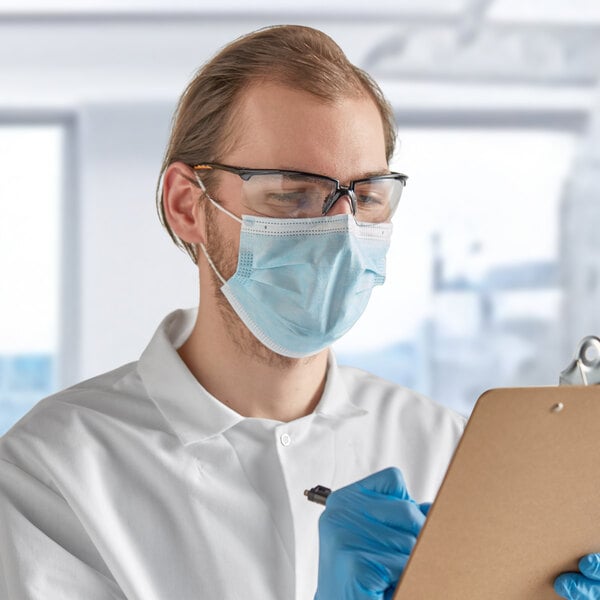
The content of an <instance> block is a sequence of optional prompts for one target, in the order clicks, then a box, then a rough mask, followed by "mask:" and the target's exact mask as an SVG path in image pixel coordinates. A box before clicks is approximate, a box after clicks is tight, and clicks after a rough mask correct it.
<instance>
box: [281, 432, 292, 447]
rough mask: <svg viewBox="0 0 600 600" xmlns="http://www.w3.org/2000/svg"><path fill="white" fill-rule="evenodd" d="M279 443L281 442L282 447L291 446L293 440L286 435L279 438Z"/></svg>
mask: <svg viewBox="0 0 600 600" xmlns="http://www.w3.org/2000/svg"><path fill="white" fill-rule="evenodd" d="M279 441H280V442H281V445H282V446H289V445H290V444H291V443H292V438H291V437H290V436H289V434H287V433H284V434H282V435H281V437H280V438H279Z"/></svg>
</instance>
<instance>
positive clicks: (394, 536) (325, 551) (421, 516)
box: [315, 468, 431, 600]
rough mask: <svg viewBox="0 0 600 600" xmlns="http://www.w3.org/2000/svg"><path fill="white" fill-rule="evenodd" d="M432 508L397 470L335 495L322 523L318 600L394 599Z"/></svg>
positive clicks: (389, 471) (375, 475)
mask: <svg viewBox="0 0 600 600" xmlns="http://www.w3.org/2000/svg"><path fill="white" fill-rule="evenodd" d="M430 506H431V505H430V504H429V503H427V504H423V505H418V504H416V503H415V501H414V500H413V499H412V498H411V497H410V496H409V494H408V492H407V491H406V486H405V484H404V479H403V477H402V473H401V472H400V471H399V470H398V469H396V468H389V469H384V470H383V471H379V472H377V473H374V474H373V475H369V477H366V478H365V479H361V480H360V481H357V482H356V483H353V484H351V485H349V486H346V487H344V488H341V489H339V490H337V491H335V492H332V493H331V495H330V496H329V497H328V498H327V505H326V508H325V510H324V511H323V514H322V515H321V518H320V519H319V580H318V586H317V593H316V594H315V600H363V599H364V600H367V599H368V600H377V599H380V600H388V599H391V598H392V596H393V594H394V589H395V587H396V583H397V582H398V579H399V577H400V575H401V574H402V571H403V570H404V567H405V565H406V562H407V560H408V557H409V555H410V553H411V551H412V549H413V547H414V545H415V542H416V539H417V535H418V534H419V532H420V531H421V527H422V526H423V523H424V522H425V515H426V513H427V511H428V510H429V507H430Z"/></svg>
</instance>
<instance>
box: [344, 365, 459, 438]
mask: <svg viewBox="0 0 600 600" xmlns="http://www.w3.org/2000/svg"><path fill="white" fill-rule="evenodd" d="M338 368H339V372H340V375H341V378H342V380H343V381H344V384H345V386H346V388H347V390H348V394H349V396H350V399H351V401H352V403H353V404H354V405H355V406H357V407H359V408H363V409H365V410H366V411H368V412H369V413H374V414H375V415H376V416H378V417H380V418H383V417H384V416H385V417H387V418H392V419H393V420H394V421H397V420H398V419H400V420H402V421H403V422H405V423H406V422H407V421H408V422H411V423H415V424H416V423H418V422H420V423H421V424H422V425H427V426H428V427H433V428H439V427H445V428H449V429H453V430H455V431H456V434H457V435H458V436H460V435H461V434H462V431H463V429H464V427H465V424H466V421H467V420H466V418H465V417H464V416H463V415H461V414H459V413H457V412H455V411H453V410H451V409H449V408H447V407H445V406H442V405H441V404H438V403H437V402H435V401H433V400H431V399H430V398H427V397H426V396H424V395H422V394H419V393H418V392H415V391H414V390H411V389H409V388H406V387H403V386H401V385H398V384H397V383H394V382H392V381H388V380H386V379H382V378H381V377H378V376H376V375H373V374H372V373H368V372H367V371H363V370H362V369H358V368H355V367H344V366H342V367H338Z"/></svg>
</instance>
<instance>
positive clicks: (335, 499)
mask: <svg viewBox="0 0 600 600" xmlns="http://www.w3.org/2000/svg"><path fill="white" fill-rule="evenodd" d="M323 515H326V516H331V517H335V518H336V519H337V522H338V523H339V524H344V525H345V526H348V527H358V526H360V527H363V528H367V529H368V528H369V527H371V525H372V523H373V522H374V521H376V522H379V523H384V524H386V525H389V526H390V527H391V528H392V529H395V530H397V531H409V532H411V533H413V534H414V535H418V534H419V532H420V531H421V528H422V527H423V524H424V523H425V515H423V513H422V512H421V510H420V509H419V506H418V505H417V504H415V503H414V502H413V501H411V500H400V499H399V498H396V497H395V496H386V495H384V494H376V495H369V496H366V495H365V494H364V493H362V492H360V491H359V490H358V489H357V488H354V489H353V490H347V491H345V492H344V493H343V494H340V493H338V492H334V493H332V494H331V495H330V496H329V498H327V507H326V509H325V511H324V513H323Z"/></svg>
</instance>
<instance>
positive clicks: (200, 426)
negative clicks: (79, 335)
mask: <svg viewBox="0 0 600 600" xmlns="http://www.w3.org/2000/svg"><path fill="white" fill-rule="evenodd" d="M196 314H197V309H188V310H176V311H174V312H172V313H171V314H169V315H167V317H165V319H164V320H163V322H162V323H161V324H160V325H159V327H158V329H157V331H156V333H155V334H154V336H153V337H152V339H151V340H150V343H149V344H148V346H147V348H146V349H145V350H144V352H143V353H142V356H141V357H140V360H139V362H138V372H139V374H140V377H141V378H142V382H143V383H144V387H145V388H146V391H147V393H148V395H149V396H150V398H151V399H152V401H153V402H154V404H155V405H156V406H157V408H158V410H159V411H160V412H161V414H162V415H163V417H164V418H165V419H166V421H167V422H168V423H169V425H170V426H171V428H172V429H173V430H174V432H175V433H176V435H177V436H178V437H179V439H180V440H181V441H182V443H183V444H190V443H194V442H200V441H203V440H205V439H208V438H210V437H214V436H216V435H219V434H221V433H223V432H224V431H226V430H227V429H229V428H231V427H233V426H234V425H236V424H237V423H239V422H240V421H243V420H244V418H245V417H243V416H242V415H240V414H239V413H237V412H235V411H234V410H232V409H231V408H229V407H228V406H226V405H225V404H223V403H222V402H219V400H217V399H216V398H215V397H214V396H212V395H211V394H209V393H208V392H207V391H206V390H205V389H204V388H203V387H202V385H200V383H199V382H198V380H197V379H196V378H195V377H194V376H193V375H192V373H191V372H190V370H189V369H188V368H187V366H186V365H185V363H184V362H183V361H182V360H181V358H180V356H179V354H178V353H177V349H178V348H179V347H181V345H182V344H183V343H184V342H185V341H186V339H187V338H188V337H189V335H190V334H191V332H192V329H193V327H194V323H195V321H196ZM364 412H365V411H364V410H363V409H361V408H357V407H356V406H354V405H353V404H352V402H351V400H350V396H349V394H348V390H347V388H346V385H345V383H344V381H343V378H342V376H341V373H340V370H339V368H338V366H337V362H336V360H335V356H334V354H333V352H331V351H330V352H329V360H328V369H327V381H326V383H325V388H324V390H323V395H322V397H321V400H320V402H319V404H318V405H317V407H316V409H315V413H316V414H320V415H322V416H323V417H325V418H348V417H351V416H354V415H358V414H364Z"/></svg>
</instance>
